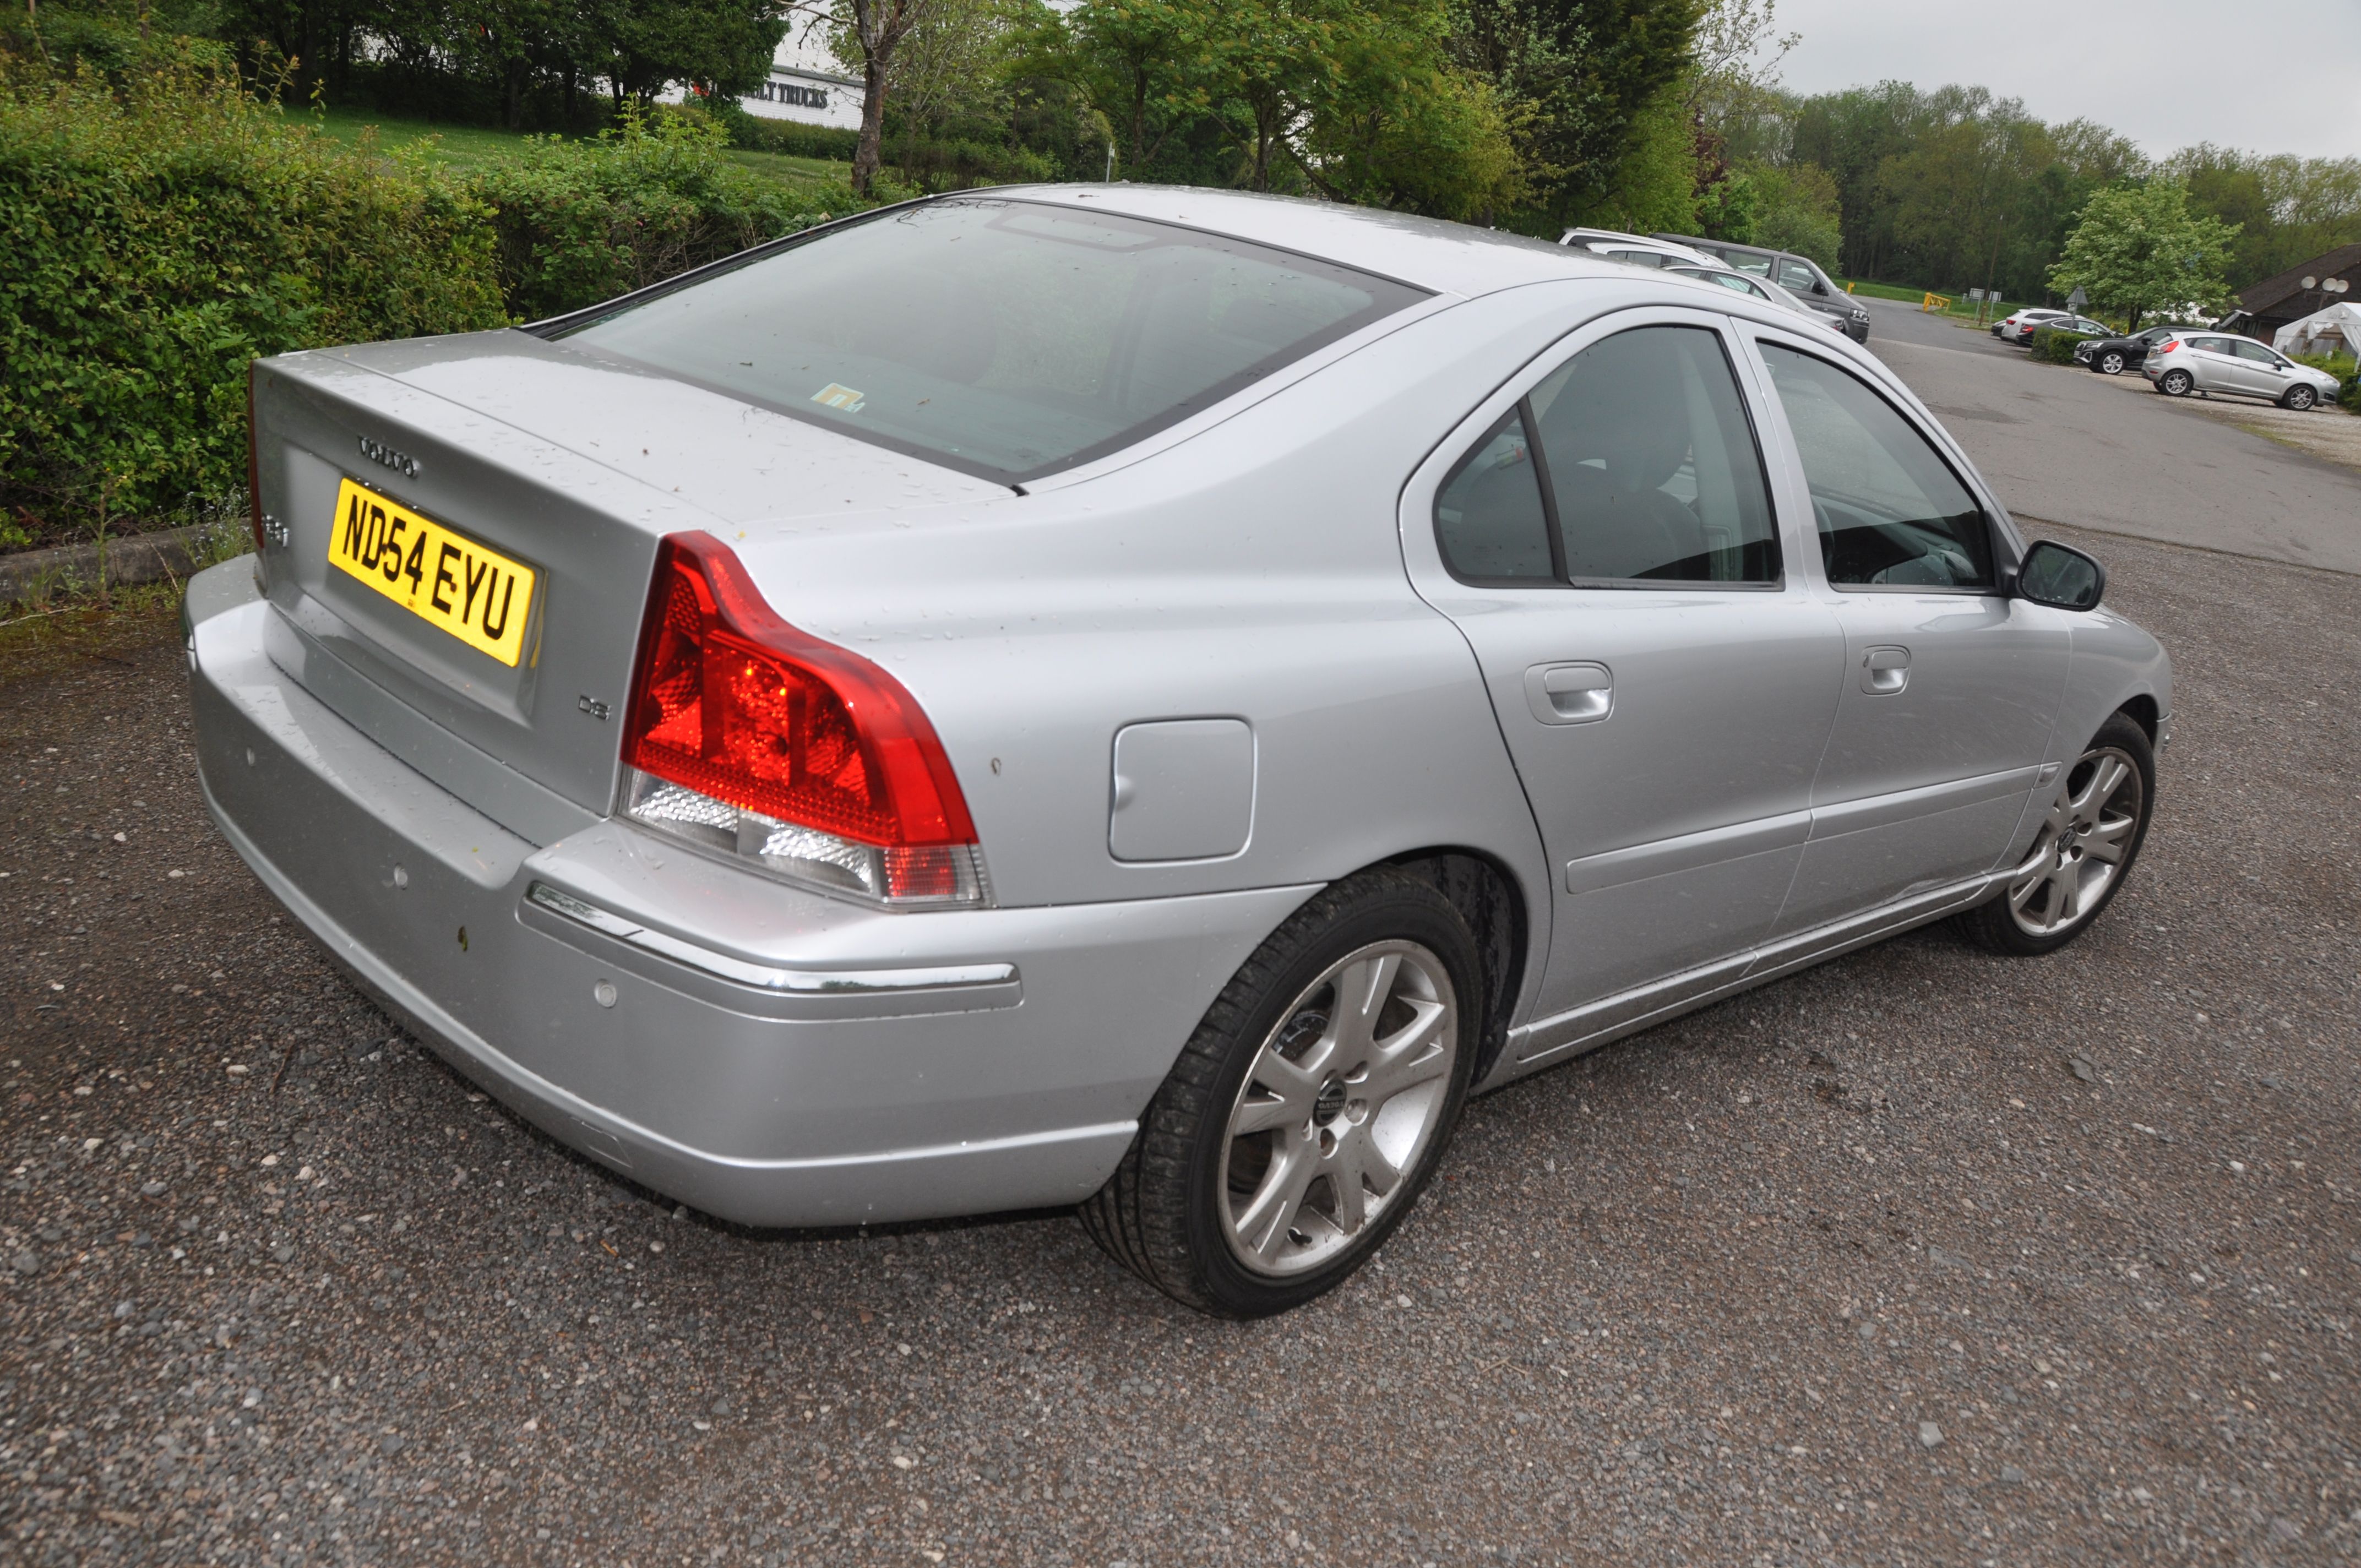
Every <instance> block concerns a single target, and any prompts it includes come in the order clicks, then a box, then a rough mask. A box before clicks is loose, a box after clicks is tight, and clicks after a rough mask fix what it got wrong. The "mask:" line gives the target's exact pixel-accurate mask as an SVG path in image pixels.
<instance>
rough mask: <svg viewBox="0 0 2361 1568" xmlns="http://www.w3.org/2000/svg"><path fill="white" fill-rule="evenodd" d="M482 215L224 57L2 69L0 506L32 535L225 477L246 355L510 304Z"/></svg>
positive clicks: (170, 501) (462, 327)
mask: <svg viewBox="0 0 2361 1568" xmlns="http://www.w3.org/2000/svg"><path fill="white" fill-rule="evenodd" d="M0 64H5V61H0ZM488 218H489V214H488V213H487V212H486V210H485V208H484V207H483V205H482V204H481V203H480V202H478V200H477V199H476V198H475V197H474V196H473V195H472V194H471V193H470V192H468V191H467V189H466V188H465V187H464V186H463V185H462V184H461V183H460V182H459V181H457V180H456V179H455V178H453V177H452V176H450V175H448V174H445V173H444V172H441V171H439V170H436V169H434V167H433V166H431V165H430V164H428V163H427V162H425V161H424V160H423V159H420V158H402V157H393V158H386V157H380V156H377V155H375V153H374V151H373V150H371V149H364V150H363V151H362V152H360V153H355V152H353V151H351V150H349V149H347V148H342V147H339V146H337V145H336V144H335V143H334V142H331V141H329V140H328V139H327V138H326V137H322V136H319V135H317V134H315V133H313V132H311V131H309V130H307V129H303V128H302V127H300V126H291V125H290V124H289V122H288V121H287V120H286V119H285V118H284V117H283V116H282V115H280V112H279V111H278V110H277V109H276V108H274V107H271V106H269V105H266V104H258V103H256V102H255V101H254V100H253V99H252V98H251V97H249V96H248V95H247V94H246V93H244V92H242V91H241V90H240V89H239V86H238V84H237V82H236V81H235V79H233V78H230V77H227V76H224V75H220V74H216V73H212V72H207V71H202V70H198V69H196V68H194V67H190V66H185V65H184V66H179V67H173V68H169V69H164V70H159V71H151V72H148V73H145V74H139V75H134V76H132V77H130V78H128V79H127V80H126V82H125V83H124V84H123V85H122V87H121V88H120V89H119V90H115V91H110V90H109V88H108V86H107V84H106V82H104V80H103V79H102V78H101V77H100V76H99V75H98V74H97V72H96V71H95V70H93V69H84V70H82V71H79V72H78V73H77V74H75V75H73V76H71V77H58V76H52V75H47V74H40V75H29V74H26V75H18V76H16V77H14V78H7V79H0V248H4V249H5V255H6V256H7V258H8V264H7V266H6V267H5V269H0V364H5V366H6V367H7V374H6V375H5V378H0V510H5V513H6V514H7V515H9V516H11V517H12V518H14V519H16V521H17V523H18V524H19V525H20V532H24V533H26V534H27V536H28V538H29V539H31V540H32V541H34V542H37V543H46V542H48V541H49V540H51V539H54V538H57V537H59V536H60V535H61V534H63V533H65V532H69V531H70V530H71V528H72V527H73V526H74V525H75V524H76V523H77V522H79V521H80V520H81V519H82V518H83V517H88V516H93V515H98V514H101V513H105V514H111V515H112V516H114V517H115V518H118V519H121V518H142V517H145V518H149V519H154V518H157V517H158V516H159V514H164V513H169V512H170V511H171V510H175V509H177V508H179V507H181V505H183V504H184V502H185V500H186V499H187V498H190V497H192V496H194V497H206V498H211V497H217V496H220V495H222V494H224V493H225V492H233V491H236V490H238V489H242V488H244V484H245V469H246V403H245V400H246V372H247V363H248V362H249V361H250V360H252V359H254V358H255V357H256V356H259V355H267V354H279V353H283V352H286V351H288V350H291V349H298V348H307V347H313V346H317V345H324V344H333V343H350V342H354V341H356V340H358V339H365V338H383V337H405V336H411V335H414V334H422V333H435V332H459V331H466V330H468V329H471V328H476V327H484V326H494V325H498V324H500V323H501V322H503V321H504V320H505V319H506V313H505V312H504V310H503V309H502V306H501V302H500V289H499V282H498V275H497V272H496V270H495V267H494V258H495V250H494V246H493V243H492V241H493V231H492V229H491V226H490V225H489V222H488ZM117 525H118V526H120V524H119V523H118V524H117Z"/></svg>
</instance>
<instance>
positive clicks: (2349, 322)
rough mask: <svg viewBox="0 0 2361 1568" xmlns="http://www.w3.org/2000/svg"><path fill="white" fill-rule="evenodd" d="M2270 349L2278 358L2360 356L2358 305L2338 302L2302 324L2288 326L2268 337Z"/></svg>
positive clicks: (2309, 316) (2360, 328)
mask: <svg viewBox="0 0 2361 1568" xmlns="http://www.w3.org/2000/svg"><path fill="white" fill-rule="evenodd" d="M2271 346H2272V347H2273V348H2276V349H2278V350H2279V352H2280V353H2281V354H2354V353H2356V352H2361V305H2354V304H2347V303H2345V302H2344V301H2341V300H2340V301H2338V302H2336V303H2335V304H2333V305H2331V306H2329V307H2328V308H2327V309H2326V310H2324V311H2317V312H2314V313H2312V314H2311V315H2308V316H2306V317H2304V318H2303V319H2302V320H2301V321H2293V322H2290V323H2287V325H2285V326H2283V327H2281V328H2279V331H2277V332H2275V333H2273V334H2271Z"/></svg>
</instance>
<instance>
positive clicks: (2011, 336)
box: [1992, 309, 2073, 343]
mask: <svg viewBox="0 0 2361 1568" xmlns="http://www.w3.org/2000/svg"><path fill="white" fill-rule="evenodd" d="M2071 314H2073V313H2072V312H2071V311H2049V310H2039V309H2036V310H2025V311H2018V312H2017V313H2015V314H2014V315H2007V316H2003V317H2002V318H2001V319H2000V320H1998V321H1996V322H1994V323H1993V324H1992V334H1993V336H1994V337H1996V338H1998V339H2000V340H2001V341H2002V342H2003V343H2015V341H2016V340H2017V339H2018V338H2021V337H2024V336H2026V334H2029V333H2031V332H2032V331H2033V329H2034V328H2035V327H2037V326H2040V325H2043V324H2044V323H2048V322H2056V321H2064V320H2065V319H2066V318H2067V317H2068V316H2070V315H2071Z"/></svg>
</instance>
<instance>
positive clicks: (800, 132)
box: [713, 104, 861, 163]
mask: <svg viewBox="0 0 2361 1568" xmlns="http://www.w3.org/2000/svg"><path fill="white" fill-rule="evenodd" d="M713 117H714V118H715V119H716V120H719V122H720V123H721V124H722V125H723V126H726V127H727V128H728V130H729V132H730V146H732V147H742V148H745V149H746V150H747V151H749V152H783V153H785V154H786V155H787V156H788V157H790V158H825V159H829V160H830V161H832V162H836V163H851V161H852V154H853V149H854V148H856V147H857V146H858V145H859V144H860V141H861V133H860V132H859V131H855V130H843V129H840V128H838V127H837V126H807V125H805V124H804V123H803V122H801V121H800V120H766V119H763V117H762V116H761V115H750V114H748V113H747V112H746V111H745V110H743V109H741V108H740V107H738V105H737V104H720V105H718V106H717V107H716V108H715V109H714V110H713Z"/></svg>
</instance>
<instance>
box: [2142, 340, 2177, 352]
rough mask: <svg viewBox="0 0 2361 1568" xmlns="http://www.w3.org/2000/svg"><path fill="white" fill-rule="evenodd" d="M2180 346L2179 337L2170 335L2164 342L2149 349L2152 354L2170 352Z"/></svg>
mask: <svg viewBox="0 0 2361 1568" xmlns="http://www.w3.org/2000/svg"><path fill="white" fill-rule="evenodd" d="M2178 347H2180V339H2179V338H2177V337H2168V338H2166V339H2165V340H2164V341H2163V342H2162V343H2159V344H2158V345H2156V346H2155V347H2154V348H2151V349H2149V350H2148V352H2149V353H2150V354H2169V353H2171V352H2172V351H2173V350H2174V349H2176V348H2178Z"/></svg>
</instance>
